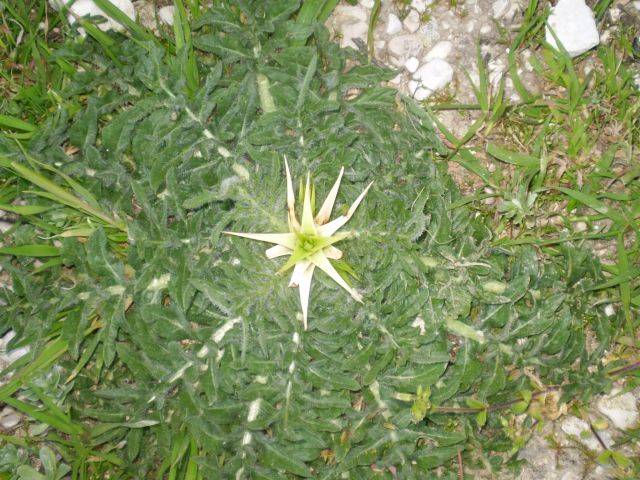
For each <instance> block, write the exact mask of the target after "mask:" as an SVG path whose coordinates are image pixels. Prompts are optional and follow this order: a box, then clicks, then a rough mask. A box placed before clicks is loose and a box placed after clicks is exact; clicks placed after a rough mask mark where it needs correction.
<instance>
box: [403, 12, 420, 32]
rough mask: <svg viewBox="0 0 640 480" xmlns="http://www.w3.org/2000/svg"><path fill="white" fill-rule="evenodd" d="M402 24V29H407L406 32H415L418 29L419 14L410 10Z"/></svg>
mask: <svg viewBox="0 0 640 480" xmlns="http://www.w3.org/2000/svg"><path fill="white" fill-rule="evenodd" d="M402 24H403V25H404V28H406V29H407V31H409V32H411V33H415V32H417V31H418V29H419V28H420V14H419V13H418V12H417V11H415V10H411V11H410V12H409V15H407V16H406V18H405V19H404V21H403V22H402Z"/></svg>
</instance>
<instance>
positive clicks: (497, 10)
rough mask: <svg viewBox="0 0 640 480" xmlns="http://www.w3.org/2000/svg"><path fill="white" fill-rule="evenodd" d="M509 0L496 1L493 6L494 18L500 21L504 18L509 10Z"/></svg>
mask: <svg viewBox="0 0 640 480" xmlns="http://www.w3.org/2000/svg"><path fill="white" fill-rule="evenodd" d="M510 3H511V2H509V0H495V2H493V5H492V7H491V8H492V10H493V18H495V19H499V18H502V17H503V16H504V15H505V14H506V13H507V11H508V10H509V4H510Z"/></svg>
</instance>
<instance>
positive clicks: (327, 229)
mask: <svg viewBox="0 0 640 480" xmlns="http://www.w3.org/2000/svg"><path fill="white" fill-rule="evenodd" d="M371 185H373V182H371V183H370V184H369V185H367V188H365V189H364V191H363V192H362V193H361V194H360V196H359V197H358V198H356V201H355V202H353V204H352V205H351V207H349V211H348V212H347V214H346V215H343V216H341V217H338V218H336V219H334V220H332V221H330V222H329V223H326V224H324V225H321V226H319V227H318V228H317V232H318V235H320V236H321V237H330V236H331V235H333V234H334V233H336V232H337V231H338V230H339V229H340V227H342V226H343V225H344V224H345V223H347V222H348V221H349V219H350V218H351V216H352V215H353V214H354V213H355V211H356V209H357V208H358V206H359V205H360V202H362V199H363V198H364V196H365V195H366V194H367V192H368V191H369V188H371Z"/></svg>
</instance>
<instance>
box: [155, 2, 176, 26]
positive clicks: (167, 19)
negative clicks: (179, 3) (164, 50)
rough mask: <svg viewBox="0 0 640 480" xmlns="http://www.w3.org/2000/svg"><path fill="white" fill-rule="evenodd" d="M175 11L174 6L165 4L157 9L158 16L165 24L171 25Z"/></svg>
mask: <svg viewBox="0 0 640 480" xmlns="http://www.w3.org/2000/svg"><path fill="white" fill-rule="evenodd" d="M175 11H176V7H175V6H173V5H167V6H166V7H162V8H161V9H160V10H158V17H160V20H161V21H163V22H164V23H165V24H167V25H169V26H171V25H173V16H174V14H175Z"/></svg>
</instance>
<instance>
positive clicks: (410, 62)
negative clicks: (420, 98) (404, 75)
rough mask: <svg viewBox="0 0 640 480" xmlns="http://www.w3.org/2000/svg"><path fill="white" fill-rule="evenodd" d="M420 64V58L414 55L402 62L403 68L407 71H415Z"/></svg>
mask: <svg viewBox="0 0 640 480" xmlns="http://www.w3.org/2000/svg"><path fill="white" fill-rule="evenodd" d="M419 66H420V60H418V59H417V58H416V57H409V58H408V59H407V61H406V62H404V68H406V69H407V71H408V72H409V73H415V71H416V70H418V67H419Z"/></svg>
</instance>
